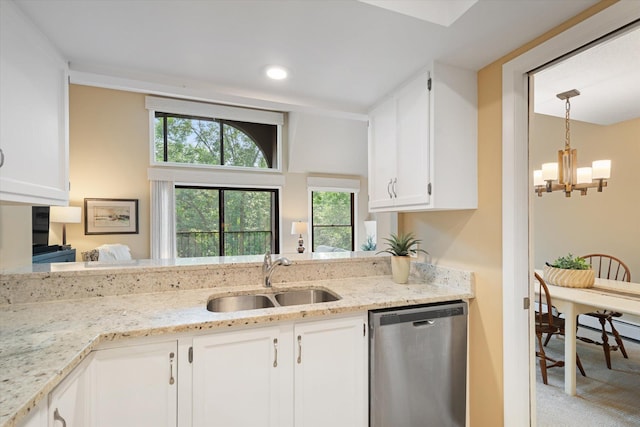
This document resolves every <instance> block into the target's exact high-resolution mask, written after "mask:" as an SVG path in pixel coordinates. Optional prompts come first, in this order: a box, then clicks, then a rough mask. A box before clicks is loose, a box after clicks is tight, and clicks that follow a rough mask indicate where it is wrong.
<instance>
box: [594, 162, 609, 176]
mask: <svg viewBox="0 0 640 427" xmlns="http://www.w3.org/2000/svg"><path fill="white" fill-rule="evenodd" d="M592 166H593V179H609V178H611V160H596V161H594V162H593V164H592Z"/></svg>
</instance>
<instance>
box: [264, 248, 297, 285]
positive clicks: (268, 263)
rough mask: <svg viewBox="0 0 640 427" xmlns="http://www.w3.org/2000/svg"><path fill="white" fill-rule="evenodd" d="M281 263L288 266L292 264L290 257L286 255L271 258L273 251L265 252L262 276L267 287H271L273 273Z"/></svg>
mask: <svg viewBox="0 0 640 427" xmlns="http://www.w3.org/2000/svg"><path fill="white" fill-rule="evenodd" d="M279 265H283V266H285V267H288V266H290V265H291V261H289V259H288V258H285V257H281V258H276V259H274V260H271V252H269V251H267V253H266V254H264V263H262V277H263V279H264V286H265V287H267V288H270V287H271V275H272V274H273V270H275V269H276V267H277V266H279Z"/></svg>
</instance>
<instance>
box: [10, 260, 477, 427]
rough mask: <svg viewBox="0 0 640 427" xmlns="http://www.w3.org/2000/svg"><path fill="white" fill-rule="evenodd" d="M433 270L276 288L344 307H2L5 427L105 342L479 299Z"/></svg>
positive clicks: (187, 294)
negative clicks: (325, 295)
mask: <svg viewBox="0 0 640 427" xmlns="http://www.w3.org/2000/svg"><path fill="white" fill-rule="evenodd" d="M368 262H370V261H368ZM376 262H379V261H376ZM386 262H387V263H388V260H387V261H386ZM356 264H357V262H356ZM372 265H375V262H374V263H373V264H372ZM383 265H384V263H383ZM416 265H417V263H416ZM429 267H433V266H428V267H425V268H424V269H421V268H420V267H419V266H418V267H416V266H415V265H414V266H413V267H412V278H411V280H410V284H408V285H399V284H396V283H393V282H392V281H391V278H390V276H388V275H384V276H380V275H378V276H367V277H340V278H332V279H325V280H313V281H306V280H305V281H289V282H287V283H278V282H277V281H275V280H274V284H273V291H276V290H279V289H289V288H299V287H309V286H313V287H320V288H325V289H328V290H330V291H332V292H334V293H336V294H338V295H339V296H340V297H341V299H340V300H339V301H334V302H326V303H319V304H310V305H297V306H289V307H274V308H265V309H257V310H246V311H238V312H232V313H212V312H209V311H207V309H206V303H207V301H208V299H209V298H210V297H211V296H212V295H230V294H237V293H244V292H251V291H260V292H263V293H264V292H265V291H266V288H264V287H261V286H259V285H249V286H246V285H245V286H237V285H235V286H231V285H225V284H223V285H222V286H215V287H208V288H200V289H186V290H183V289H181V290H173V291H167V290H164V291H162V292H150V293H135V294H124V295H112V296H100V297H76V298H75V299H63V300H60V299H57V300H50V301H40V302H34V303H16V304H7V305H0V389H1V392H0V426H2V427H13V426H15V425H16V423H17V422H18V421H19V420H21V419H22V418H23V417H24V416H26V415H27V414H28V413H29V411H30V410H31V409H33V408H34V407H35V405H36V404H37V403H38V402H40V401H41V399H44V398H46V396H47V394H48V393H49V392H50V391H51V390H53V389H54V388H55V386H56V385H57V384H58V383H60V381H61V380H62V379H63V378H64V377H65V376H66V375H67V374H69V373H70V372H71V370H73V368H75V367H76V366H77V365H78V364H80V362H81V361H82V360H83V359H84V357H86V356H87V355H88V354H89V353H90V352H91V351H92V350H95V349H96V348H98V347H99V346H100V345H101V344H103V343H105V342H110V341H115V340H121V339H126V338H132V337H145V336H157V335H162V334H178V333H187V334H190V333H193V334H197V333H202V332H203V331H207V330H215V329H217V328H221V327H223V328H228V327H230V326H242V325H257V324H264V323H267V322H275V321H285V320H296V319H302V318H310V317H318V316H324V315H330V314H340V313H349V312H358V311H367V310H371V309H377V308H384V307H399V306H404V305H415V304H423V303H431V302H440V301H450V300H457V299H465V300H468V299H470V298H473V297H474V292H473V275H472V273H468V272H456V271H454V273H453V274H452V275H450V274H448V273H445V274H435V275H434V273H433V268H429ZM173 268H176V267H175V266H174V267H173ZM306 268H309V266H307V267H306ZM315 268H317V267H315ZM375 268H377V267H375ZM375 268H374V269H373V270H375ZM387 268H388V267H387ZM345 274H346V273H345ZM434 281H439V282H437V283H436V282H434ZM253 283H255V282H253Z"/></svg>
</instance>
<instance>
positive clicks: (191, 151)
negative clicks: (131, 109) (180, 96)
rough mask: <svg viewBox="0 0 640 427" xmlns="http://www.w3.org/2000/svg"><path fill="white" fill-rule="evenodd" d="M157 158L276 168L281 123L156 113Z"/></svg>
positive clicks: (156, 159) (169, 161)
mask: <svg viewBox="0 0 640 427" xmlns="http://www.w3.org/2000/svg"><path fill="white" fill-rule="evenodd" d="M154 130H155V137H154V148H155V149H154V151H155V156H154V157H155V161H156V162H160V163H162V162H167V163H183V164H192V165H218V166H239V167H247V168H257V169H265V168H273V167H274V161H273V159H274V158H276V155H275V154H276V146H277V126H275V125H265V124H260V123H247V122H239V121H233V120H219V119H213V118H206V117H193V116H182V115H177V114H168V113H161V112H156V113H155V121H154Z"/></svg>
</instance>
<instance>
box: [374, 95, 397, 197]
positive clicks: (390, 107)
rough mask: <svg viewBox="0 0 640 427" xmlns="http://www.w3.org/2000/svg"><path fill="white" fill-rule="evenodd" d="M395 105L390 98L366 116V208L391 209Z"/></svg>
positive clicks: (393, 175) (394, 157) (394, 172)
mask: <svg viewBox="0 0 640 427" xmlns="http://www.w3.org/2000/svg"><path fill="white" fill-rule="evenodd" d="M395 159H396V106H395V100H394V99H393V98H389V99H388V100H386V101H385V102H383V103H382V104H380V105H379V106H378V107H377V108H376V109H375V110H373V111H371V112H370V114H369V209H379V208H385V207H390V206H393V204H394V195H393V187H394V185H395V184H397V183H394V180H396V178H397V177H396V168H395Z"/></svg>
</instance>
